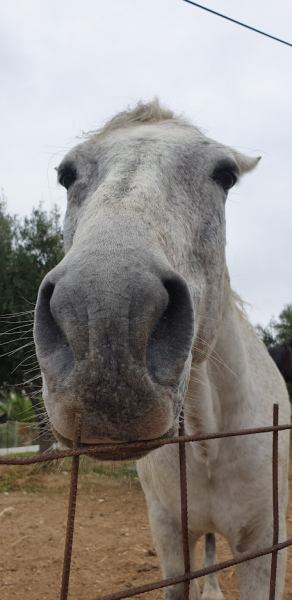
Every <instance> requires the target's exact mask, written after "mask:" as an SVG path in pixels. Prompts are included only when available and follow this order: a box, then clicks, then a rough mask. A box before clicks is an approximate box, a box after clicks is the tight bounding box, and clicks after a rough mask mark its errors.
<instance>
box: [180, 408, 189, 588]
mask: <svg viewBox="0 0 292 600" xmlns="http://www.w3.org/2000/svg"><path fill="white" fill-rule="evenodd" d="M180 419H181V422H180V428H179V436H180V437H181V438H183V437H184V435H185V425H184V411H183V410H182V411H181V415H180ZM179 471H180V500H181V532H182V546H183V555H184V567H185V573H189V572H190V570H191V564H190V546H189V528H188V488H187V464H186V445H185V442H179ZM189 597H190V580H189V579H187V581H185V582H184V592H183V600H189Z"/></svg>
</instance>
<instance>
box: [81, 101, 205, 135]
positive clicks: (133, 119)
mask: <svg viewBox="0 0 292 600" xmlns="http://www.w3.org/2000/svg"><path fill="white" fill-rule="evenodd" d="M162 121H166V122H167V121H171V122H172V123H177V124H179V125H185V126H188V127H190V126H191V127H194V126H193V125H191V123H190V122H189V121H188V120H187V119H186V118H185V117H183V116H182V115H176V114H175V113H174V112H173V111H172V110H170V109H169V108H166V107H165V106H163V105H162V104H160V102H159V100H158V98H154V99H153V100H152V101H151V102H146V103H144V102H141V101H140V102H138V104H136V106H135V107H134V108H130V107H129V108H128V109H127V110H124V111H122V112H120V113H118V114H117V115H115V116H114V117H112V118H111V119H110V120H109V121H107V122H106V123H105V124H104V125H103V127H101V128H100V129H98V130H96V131H89V132H87V134H85V135H86V136H92V135H102V134H104V133H107V132H109V131H112V130H114V129H121V128H126V127H129V126H131V125H135V124H139V123H140V124H141V123H159V122H162ZM194 129H196V130H197V131H198V133H201V131H200V130H199V128H197V127H194Z"/></svg>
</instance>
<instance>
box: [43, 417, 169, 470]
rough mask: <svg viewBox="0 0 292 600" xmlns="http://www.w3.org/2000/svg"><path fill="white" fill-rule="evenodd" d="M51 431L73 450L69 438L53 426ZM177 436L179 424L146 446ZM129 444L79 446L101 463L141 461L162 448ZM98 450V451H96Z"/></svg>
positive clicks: (111, 442)
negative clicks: (106, 449) (138, 446)
mask: <svg viewBox="0 0 292 600" xmlns="http://www.w3.org/2000/svg"><path fill="white" fill-rule="evenodd" d="M51 429H52V432H53V434H54V436H55V438H56V439H57V440H58V442H60V443H61V444H62V446H65V447H66V448H69V449H72V448H73V441H72V440H70V439H69V438H66V437H64V436H62V435H61V434H60V433H59V432H58V431H57V429H56V428H55V427H54V426H53V425H52V424H51ZM175 435H177V424H176V423H175V424H173V425H172V427H170V429H169V430H168V431H167V432H166V433H164V434H163V435H162V436H160V437H158V438H154V439H151V440H145V444H147V443H151V442H161V441H162V440H168V439H170V438H172V437H174V436H175ZM137 442H138V443H139V445H140V444H141V445H143V440H137ZM127 443H128V442H127V441H124V442H123V443H122V442H113V441H108V440H107V441H106V442H104V441H103V442H101V441H98V442H97V443H93V444H86V443H84V442H82V443H80V444H79V446H78V449H81V450H82V449H84V450H85V453H84V454H85V455H86V456H88V457H89V458H92V459H93V460H100V461H123V460H139V459H140V458H144V457H145V456H147V455H148V454H150V452H153V450H156V449H157V448H159V447H161V444H160V443H158V445H157V447H154V448H150V449H149V450H148V449H145V450H140V449H139V450H138V449H136V448H131V447H129V448H127V446H126V444H127ZM133 443H135V442H132V441H131V442H130V443H129V444H131V445H132V444H133ZM102 446H107V447H108V452H106V451H104V450H103V451H100V450H101V447H102ZM89 448H90V450H91V451H90V452H88V453H87V452H86V450H88V449H89ZM95 448H96V451H95V450H94V449H95Z"/></svg>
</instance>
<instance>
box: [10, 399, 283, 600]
mask: <svg viewBox="0 0 292 600" xmlns="http://www.w3.org/2000/svg"><path fill="white" fill-rule="evenodd" d="M181 417H182V418H181V425H180V430H179V436H178V437H173V438H169V439H163V440H159V439H158V440H149V441H146V442H140V441H139V442H131V443H123V444H100V445H95V446H89V447H88V448H80V447H79V445H80V437H81V426H82V416H81V415H76V417H75V427H74V437H73V448H72V449H71V450H65V451H61V452H50V453H48V454H39V455H36V456H31V457H14V456H3V457H0V465H1V464H2V465H28V464H35V463H43V462H48V461H52V460H58V459H59V458H66V457H70V456H71V457H72V469H71V480H70V492H69V502H68V519H67V530H66V540H65V550H64V561H63V574H62V582H61V592H60V600H67V599H68V590H69V581H70V569H71V556H72V547H73V535H74V522H75V510H76V499H77V484H78V472H79V458H80V456H81V454H84V455H90V454H92V453H96V452H97V451H98V452H99V453H100V454H108V452H110V453H111V454H112V455H113V456H114V458H115V459H116V460H118V459H119V456H121V455H122V454H123V451H124V450H127V449H131V450H135V451H138V452H139V451H141V452H142V451H145V450H154V449H156V448H159V447H160V446H164V445H167V444H179V466H180V491H181V527H182V545H183V557H184V568H185V572H184V573H183V574H182V575H180V576H177V577H172V578H168V579H162V580H160V581H154V582H153V583H148V584H145V585H140V586H137V587H132V588H127V589H126V590H122V591H119V592H115V593H113V594H108V595H106V596H98V597H96V598H94V599H93V600H122V599H124V598H133V597H134V596H137V595H139V594H145V593H146V592H151V591H154V590H158V589H162V588H165V587H169V586H172V585H176V584H178V583H183V584H184V587H183V600H189V592H190V582H191V581H192V580H194V579H198V578H199V577H203V576H205V575H209V574H211V573H217V572H218V571H221V570H223V569H227V568H228V567H233V566H235V565H238V564H240V563H243V562H246V561H248V560H253V559H255V558H259V557H261V556H265V555H267V554H271V574H270V594H269V600H275V592H276V576H277V557H278V552H279V551H280V550H283V549H284V548H287V547H288V546H291V545H292V538H290V539H287V540H285V541H284V542H281V543H279V490H278V438H279V431H284V430H289V429H292V425H291V423H289V424H286V425H279V406H278V404H274V407H273V425H272V426H271V427H259V428H252V429H241V430H238V431H230V432H228V433H220V432H217V433H212V434H206V435H199V436H195V435H191V436H186V435H185V430H184V422H183V414H182V415H181ZM271 432H272V433H273V448H272V476H273V488H272V493H273V543H272V545H271V546H268V547H266V548H262V549H260V550H258V551H257V552H251V553H245V554H243V555H242V556H241V557H240V558H233V559H230V560H226V561H223V562H220V563H217V564H215V565H212V566H210V567H205V568H203V569H198V570H195V571H191V568H190V551H189V539H188V499H187V470H186V451H185V444H186V443H188V442H198V441H204V440H214V439H221V438H228V437H237V436H242V435H255V434H259V433H271Z"/></svg>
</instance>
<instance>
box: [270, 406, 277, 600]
mask: <svg viewBox="0 0 292 600" xmlns="http://www.w3.org/2000/svg"><path fill="white" fill-rule="evenodd" d="M278 424H279V404H274V407H273V425H278ZM278 438H279V432H278V431H274V432H273V546H275V545H276V544H278V541H279V490H278V487H279V486H278V479H279V478H278V441H279V440H278ZM277 562H278V552H277V551H276V550H275V551H274V552H273V553H272V559H271V579H270V596H269V600H275V594H276V575H277Z"/></svg>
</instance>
